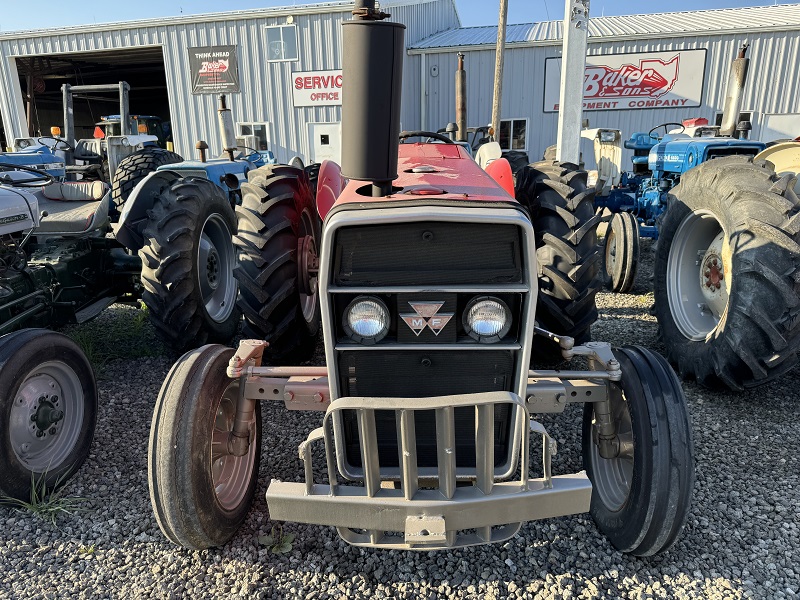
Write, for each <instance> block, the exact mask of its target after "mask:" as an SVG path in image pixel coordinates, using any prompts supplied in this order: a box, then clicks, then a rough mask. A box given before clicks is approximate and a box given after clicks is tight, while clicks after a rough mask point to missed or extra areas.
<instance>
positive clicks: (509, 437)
mask: <svg viewBox="0 0 800 600" xmlns="http://www.w3.org/2000/svg"><path fill="white" fill-rule="evenodd" d="M454 210H456V209H454ZM461 210H462V211H463V212H464V214H465V215H466V214H467V213H469V212H481V211H476V210H475V209H471V210H464V209H461ZM502 211H503V212H504V213H510V216H511V219H500V218H497V217H495V218H491V217H489V218H487V219H486V222H479V220H478V219H476V218H472V219H470V218H469V217H466V218H465V222H451V221H445V220H439V221H437V220H434V219H431V220H426V221H417V222H415V221H413V220H409V221H411V222H408V221H406V222H401V223H397V221H396V219H395V220H394V222H392V221H389V218H388V217H384V218H385V219H386V220H387V221H389V222H386V223H385V224H372V223H369V224H362V223H364V222H365V220H366V221H367V222H368V221H369V220H368V219H364V213H365V212H367V211H366V210H364V209H361V210H359V211H352V212H353V214H354V216H355V217H356V218H357V219H358V223H359V224H358V225H352V226H349V225H347V224H346V221H347V217H348V214H347V213H348V212H351V211H342V212H341V213H338V214H337V215H336V216H337V217H338V219H331V220H330V221H329V226H328V227H327V228H326V229H327V230H326V239H325V240H324V244H326V246H324V250H323V252H325V251H327V252H328V256H329V257H330V259H329V261H325V260H324V261H323V263H324V264H323V267H324V266H325V263H327V265H328V266H327V272H329V273H330V276H329V278H328V280H327V282H326V283H327V292H328V293H327V294H323V295H322V298H323V299H325V300H326V301H330V304H329V305H328V306H327V309H328V310H327V311H325V312H326V313H327V314H326V321H325V323H324V327H325V337H326V343H328V344H331V347H330V348H328V352H329V360H330V358H331V353H332V356H333V358H334V361H335V366H334V365H330V364H329V372H331V373H336V374H337V375H338V377H337V381H336V385H335V387H334V388H333V389H334V390H335V397H373V398H381V397H386V398H429V397H437V396H449V395H454V394H472V393H481V392H499V391H508V392H514V393H522V392H520V390H521V378H524V379H525V380H527V364H525V365H524V367H523V366H522V363H523V361H522V359H521V356H522V353H523V348H524V347H525V345H526V344H529V343H530V340H526V339H525V338H526V335H527V334H526V332H527V330H528V327H526V326H525V323H524V320H525V318H526V317H525V315H526V314H529V313H526V311H528V310H529V309H531V303H532V302H533V299H532V298H530V283H529V279H530V277H531V275H530V270H529V265H527V263H526V259H525V256H531V255H533V248H532V245H533V240H528V236H530V233H528V235H527V236H526V235H525V230H524V229H523V228H522V227H521V226H520V222H523V223H525V225H527V223H528V222H527V218H526V217H525V216H524V215H523V214H522V213H520V212H518V211H516V210H513V209H508V208H506V209H502ZM376 212H377V211H376ZM486 212H487V213H488V212H489V211H486ZM378 214H379V215H380V213H378ZM384 214H385V213H384ZM495 214H496V213H495ZM426 216H427V215H426ZM503 216H505V215H503ZM376 220H377V221H380V220H382V219H381V218H380V217H376ZM337 221H344V223H343V224H338V223H337ZM497 221H505V222H500V223H498V222H497ZM509 221H510V222H509ZM334 224H338V226H334ZM527 231H528V232H529V231H530V229H527ZM526 244H530V245H531V249H530V250H528V251H527V252H526V251H525V248H526ZM358 296H372V297H376V298H378V299H380V300H381V302H382V303H383V304H384V305H385V306H386V308H387V309H388V311H389V313H390V320H391V326H390V330H389V333H388V334H387V335H386V336H385V337H384V338H383V339H381V340H379V341H378V342H377V343H374V344H372V345H368V344H363V343H360V342H358V341H354V340H352V339H350V338H349V337H348V336H347V334H346V332H345V331H344V330H343V328H342V322H343V320H344V312H345V310H346V308H347V306H348V305H349V304H350V303H351V301H352V300H353V299H354V298H356V297H358ZM478 296H492V297H496V298H498V299H500V300H501V301H502V302H504V303H505V304H506V305H507V306H508V308H509V311H510V312H511V318H512V326H511V327H510V329H509V331H508V333H507V334H506V335H505V336H504V337H503V338H502V339H500V340H497V341H495V342H494V343H479V342H478V341H476V340H475V339H473V338H471V337H470V336H469V335H468V334H467V332H465V330H464V327H463V324H462V319H463V315H464V312H465V310H466V307H467V305H468V303H469V302H470V301H471V300H472V299H474V298H476V297H478ZM420 303H421V304H425V303H432V304H440V305H441V308H440V309H439V310H440V311H441V313H442V314H446V315H452V317H451V320H450V321H449V322H448V324H447V325H446V326H445V327H444V328H443V329H442V330H441V331H439V332H438V334H435V333H434V332H433V330H432V329H423V330H422V331H421V332H419V333H417V332H415V331H414V330H412V329H411V328H410V326H409V325H408V324H407V322H406V321H405V320H404V319H403V318H401V317H402V316H403V315H404V313H409V312H410V311H411V310H412V308H413V307H412V304H414V305H419V304H420ZM437 314H440V313H437ZM406 316H407V315H406ZM522 387H524V382H523V383H522ZM454 416H455V442H456V448H455V449H456V452H455V454H456V456H455V459H456V467H457V469H458V472H459V475H460V476H462V477H463V476H466V477H469V476H470V473H472V474H474V472H475V453H476V440H475V437H476V434H475V409H474V408H473V407H463V408H458V409H456V411H455V414H454ZM375 420H376V434H377V446H378V455H379V461H380V468H381V470H382V473H384V474H386V473H392V472H397V469H398V466H399V452H398V440H397V423H396V417H395V412H394V411H388V410H387V411H382V410H380V409H378V410H376V413H375ZM514 422H515V419H514V409H512V407H511V406H510V405H498V406H497V407H496V410H495V413H494V430H495V431H494V438H493V439H494V456H495V468H496V472H497V473H505V471H504V470H503V469H506V468H507V467H508V465H509V464H510V463H511V460H512V454H511V453H512V450H511V449H512V447H513V444H512V442H513V438H514V431H515V429H514V427H512V425H513V423H514ZM415 425H416V434H415V435H416V444H417V451H418V464H419V466H420V468H430V469H433V472H435V469H436V466H437V444H436V440H437V431H436V419H435V414H434V411H420V412H419V413H416V415H415ZM338 427H339V429H338V434H337V438H338V441H337V445H338V446H339V448H340V450H342V451H343V453H342V454H343V455H344V457H345V460H346V462H347V464H346V465H341V464H340V468H341V469H342V471H343V473H344V475H345V476H350V477H353V478H359V477H360V473H361V467H362V456H361V450H360V440H359V431H358V424H357V418H356V415H355V413H352V414H351V411H346V410H345V411H342V419H341V421H340V423H339V425H338Z"/></svg>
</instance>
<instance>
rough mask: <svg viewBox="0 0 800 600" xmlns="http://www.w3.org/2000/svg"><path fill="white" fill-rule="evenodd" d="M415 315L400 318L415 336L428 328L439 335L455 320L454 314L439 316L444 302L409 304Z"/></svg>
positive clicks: (405, 315)
mask: <svg viewBox="0 0 800 600" xmlns="http://www.w3.org/2000/svg"><path fill="white" fill-rule="evenodd" d="M408 304H409V306H411V308H413V309H414V314H404V315H403V314H401V315H400V318H401V319H403V321H405V322H406V325H408V326H409V327H410V328H411V331H413V332H414V334H415V335H417V336H419V334H420V333H422V331H423V330H424V329H425V328H426V327H427V328H428V329H430V330H431V331H432V332H433V333H434V335H439V333H441V331H442V329H444V326H445V325H447V323H448V322H449V321H450V319H452V318H453V313H444V314H438V313H439V309H440V308H442V306H444V302H409V303H408Z"/></svg>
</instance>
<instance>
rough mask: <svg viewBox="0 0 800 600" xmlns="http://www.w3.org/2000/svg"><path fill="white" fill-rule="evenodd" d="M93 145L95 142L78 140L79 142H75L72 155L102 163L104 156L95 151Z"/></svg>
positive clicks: (76, 157)
mask: <svg viewBox="0 0 800 600" xmlns="http://www.w3.org/2000/svg"><path fill="white" fill-rule="evenodd" d="M93 145H94V144H92V143H91V142H87V141H86V140H78V143H76V144H75V152H74V153H73V155H72V156H73V158H75V159H76V160H83V161H86V162H90V163H95V164H99V163H102V162H103V157H102V156H100V155H99V154H98V153H97V152H95V151H94V149H93V147H92V146H93Z"/></svg>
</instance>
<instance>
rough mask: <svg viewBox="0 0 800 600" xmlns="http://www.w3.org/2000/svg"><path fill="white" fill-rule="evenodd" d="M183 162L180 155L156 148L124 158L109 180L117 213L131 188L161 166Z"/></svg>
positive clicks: (140, 151) (146, 147) (143, 150)
mask: <svg viewBox="0 0 800 600" xmlns="http://www.w3.org/2000/svg"><path fill="white" fill-rule="evenodd" d="M179 162H183V158H181V156H180V155H178V154H175V153H174V152H170V151H169V150H164V149H163V148H159V147H158V146H145V147H144V148H142V149H141V150H139V151H137V152H134V153H133V154H131V155H129V156H126V157H125V158H123V159H122V160H121V161H119V165H118V166H117V172H116V173H114V174H113V177H112V179H111V202H112V203H113V205H114V206H115V207H116V209H117V210H118V211H119V210H121V209H122V207H123V205H124V204H125V202H126V201H127V200H128V196H130V194H131V192H132V191H133V188H135V187H136V185H137V184H138V183H139V182H140V181H141V180H142V179H144V178H145V177H147V175H149V174H150V173H152V172H153V171H155V170H156V169H158V167H160V166H161V165H171V164H174V163H179Z"/></svg>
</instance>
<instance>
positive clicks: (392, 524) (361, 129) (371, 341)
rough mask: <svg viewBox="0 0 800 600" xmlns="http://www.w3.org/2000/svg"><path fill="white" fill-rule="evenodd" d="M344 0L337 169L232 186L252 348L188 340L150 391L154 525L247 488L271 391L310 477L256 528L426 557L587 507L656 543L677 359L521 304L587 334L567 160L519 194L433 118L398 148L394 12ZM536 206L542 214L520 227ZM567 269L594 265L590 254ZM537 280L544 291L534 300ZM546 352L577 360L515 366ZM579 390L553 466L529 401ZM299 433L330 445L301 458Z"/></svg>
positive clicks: (582, 229) (676, 445)
mask: <svg viewBox="0 0 800 600" xmlns="http://www.w3.org/2000/svg"><path fill="white" fill-rule="evenodd" d="M370 4H372V5H373V6H370ZM357 6H358V8H357V10H356V11H355V13H356V18H355V19H354V20H351V21H347V22H345V24H344V28H343V29H344V44H345V52H344V57H345V60H344V78H345V80H346V81H347V86H348V91H347V95H346V96H345V105H344V107H343V127H342V130H343V132H344V148H343V161H342V162H343V167H342V168H339V166H338V165H335V164H333V163H324V164H323V166H322V168H321V170H320V172H319V178H318V181H317V183H316V195H315V194H314V190H313V189H312V186H311V184H310V182H309V178H308V175H307V174H306V173H305V172H304V171H302V170H298V169H294V168H291V167H286V166H280V167H275V166H270V167H264V168H261V169H259V170H257V171H253V172H251V173H250V174H249V183H248V184H246V185H244V186H243V189H244V199H243V204H242V206H241V207H239V208H238V209H237V210H238V214H239V234H238V237H237V244H238V247H239V250H240V255H239V276H238V277H239V282H240V294H241V296H240V306H241V307H242V309H243V312H244V315H245V318H246V319H247V327H248V330H249V331H254V332H261V333H262V334H263V335H262V337H266V340H244V341H242V342H241V344H240V345H239V347H238V349H236V350H234V349H232V348H228V347H225V346H222V345H207V346H204V347H202V348H199V349H197V350H193V351H191V352H189V353H187V354H185V355H184V356H183V357H182V358H181V359H180V360H179V361H178V362H177V363H176V364H175V365H174V367H173V368H172V370H171V371H170V373H169V375H168V376H167V379H166V381H165V382H164V385H163V387H162V389H161V392H160V394H159V397H158V401H157V404H156V407H155V414H154V419H153V424H152V430H151V436H150V443H149V482H150V492H151V499H152V503H153V508H154V511H155V514H156V518H157V521H158V523H159V525H160V527H161V529H162V531H163V532H164V534H165V535H166V536H167V537H168V538H169V539H170V540H172V541H173V542H175V543H177V544H180V545H182V546H185V547H187V548H194V549H201V548H207V547H211V546H218V545H222V544H224V543H226V542H227V541H228V540H229V539H231V537H232V536H233V535H234V534H235V533H236V530H237V528H238V527H239V526H240V524H241V523H242V521H243V520H244V518H245V516H246V514H247V512H248V510H249V508H250V505H251V502H252V499H253V496H254V494H255V490H256V484H257V477H258V471H259V461H260V456H261V447H260V445H261V437H262V418H261V409H260V407H259V403H260V402H284V403H285V405H286V408H287V409H289V410H319V411H322V412H323V418H322V423H321V426H320V427H319V428H318V429H315V430H313V431H312V432H311V433H310V434H309V435H308V438H307V439H306V441H305V442H303V443H302V444H301V445H300V448H299V454H300V459H301V460H302V463H303V465H304V469H305V481H303V482H296V483H294V482H283V481H277V480H273V481H272V482H271V484H270V486H269V489H268V491H267V503H268V507H269V512H270V518H271V519H273V520H278V521H284V520H285V521H296V522H302V523H316V524H323V525H329V526H334V527H336V528H337V529H338V531H339V533H340V534H341V536H342V537H343V538H344V539H345V540H346V541H348V542H349V543H351V544H355V545H359V546H375V547H384V548H405V549H415V550H435V549H446V548H454V547H460V546H466V545H473V544H482V543H491V542H499V541H503V540H507V539H509V538H510V537H512V536H513V535H514V534H515V533H516V532H517V531H519V529H520V527H521V524H522V523H523V522H525V521H532V520H537V519H544V518H549V517H556V516H561V515H568V514H574V513H582V512H586V511H591V513H592V515H593V516H594V518H595V520H596V522H597V524H598V527H599V528H600V530H602V531H603V532H604V533H605V534H606V535H607V536H608V538H609V539H610V540H611V542H612V543H613V544H614V545H615V546H616V547H617V548H619V549H620V550H622V551H624V552H628V553H631V554H634V555H637V556H647V555H652V554H656V553H658V552H661V551H663V550H665V549H666V548H668V547H669V546H670V545H671V544H672V543H673V542H674V541H675V539H676V538H677V536H678V534H679V533H680V531H681V528H682V526H683V523H684V521H685V519H686V515H687V512H688V509H689V504H690V498H691V493H692V487H693V482H694V467H693V449H692V437H691V428H690V422H689V415H688V412H687V409H686V403H685V399H684V395H683V392H682V390H681V387H680V384H679V382H678V380H677V378H676V376H675V374H674V372H673V371H672V369H671V368H670V366H669V364H668V363H667V362H666V361H665V360H664V359H663V358H662V357H661V356H659V355H658V354H655V353H653V352H651V351H649V350H646V349H644V348H639V347H627V348H620V349H613V348H611V346H610V345H609V344H607V343H603V342H591V341H585V343H576V341H575V340H574V339H573V337H568V336H561V335H559V334H556V333H551V332H549V331H546V330H545V329H543V328H540V324H541V322H540V321H539V319H538V318H537V317H539V315H540V314H543V315H546V316H547V319H545V320H546V321H547V322H548V323H552V322H554V319H555V318H556V317H558V316H559V315H558V314H555V313H557V312H558V311H559V310H564V311H565V312H569V311H570V309H571V308H573V309H574V308H575V305H577V306H578V308H577V311H573V313H574V314H578V313H581V314H584V315H588V316H585V317H584V318H583V319H581V318H578V319H577V320H575V319H574V318H572V317H570V318H569V319H566V320H565V321H564V322H567V323H572V327H573V328H575V327H577V329H576V330H577V331H578V332H579V334H580V336H581V337H583V338H584V339H585V338H587V337H588V328H589V324H590V323H589V322H588V320H591V318H592V317H591V315H593V314H594V299H593V294H591V295H592V298H591V301H588V300H585V298H583V297H573V298H572V299H571V302H572V305H570V299H569V298H560V297H559V293H557V290H559V289H560V290H563V289H566V288H565V285H564V284H563V282H561V283H559V282H560V281H561V280H562V279H563V281H572V282H573V283H574V282H575V281H576V280H580V276H576V275H575V273H574V272H573V271H574V270H575V269H567V268H565V267H564V265H563V264H561V262H568V263H570V264H572V265H573V266H574V265H575V264H577V263H576V261H577V262H580V261H578V259H577V258H576V257H575V255H576V253H577V254H580V255H581V256H583V257H586V256H589V257H593V256H595V255H596V253H597V248H596V237H595V235H594V231H593V227H594V225H596V223H593V222H591V220H586V221H584V222H583V223H582V224H581V223H580V221H581V218H582V217H581V216H580V215H581V212H580V210H578V208H579V207H582V206H583V203H584V201H585V197H586V194H585V193H584V190H583V188H584V187H585V173H582V172H578V171H577V169H572V170H571V169H570V168H569V166H564V165H553V164H548V165H541V164H540V165H534V166H531V167H529V171H530V172H529V173H528V174H527V175H526V176H525V177H523V178H521V179H520V181H521V180H523V179H524V180H525V181H527V182H528V184H526V185H527V187H526V189H525V190H524V192H525V193H524V194H520V196H524V198H525V203H524V204H523V203H520V202H518V201H517V200H515V198H514V193H513V192H514V190H513V187H512V186H511V185H510V184H509V181H510V168H509V167H508V164H507V163H505V161H504V160H503V159H501V160H498V161H496V163H493V165H494V166H491V167H490V168H489V169H488V171H489V173H487V172H486V171H484V170H482V169H481V168H480V167H479V166H478V165H477V164H476V163H475V162H474V161H473V160H472V159H471V158H470V156H469V155H468V153H467V152H466V151H465V150H464V149H463V148H462V147H460V146H459V145H456V144H453V143H452V142H451V141H450V139H449V138H446V137H445V138H442V136H438V135H437V134H435V133H429V132H411V133H408V134H405V135H404V136H403V137H410V136H412V135H419V134H422V135H423V136H424V137H425V138H429V139H432V140H433V141H434V143H404V144H399V145H398V144H397V139H398V133H399V98H400V95H399V91H400V80H401V71H402V56H403V30H404V27H403V26H402V25H399V24H396V23H391V22H387V21H383V20H382V17H383V15H382V14H381V13H379V11H377V10H376V9H375V8H374V2H373V3H369V2H361V3H357ZM436 142H440V143H436ZM315 198H316V207H315ZM588 202H589V206H591V197H589V199H588ZM559 215H560V216H559ZM557 217H558V218H557ZM320 218H321V219H322V221H323V223H322V224H321V225H320ZM532 219H533V221H534V222H535V223H537V224H540V225H542V227H545V228H547V227H548V226H550V227H551V228H552V229H551V230H547V229H545V230H544V231H541V232H538V231H537V232H535V228H534V226H533V224H532ZM565 223H566V224H567V226H566V229H565ZM587 232H588V233H587ZM587 236H588V237H587ZM585 237H586V238H587V239H589V240H592V242H591V245H592V247H589V248H584V247H583V246H582V245H581V240H582V239H584V238H585ZM587 244H588V242H587ZM559 253H560V254H559ZM559 255H563V256H564V257H565V258H564V261H558V260H555V259H554V258H553V257H555V256H559ZM569 256H572V257H573V258H572V259H569ZM540 257H541V259H542V260H543V261H545V264H546V265H547V268H544V269H543V268H542V267H541V261H539V260H537V258H540ZM581 264H582V265H583V266H582V267H581V268H582V269H583V270H585V271H587V272H588V273H587V276H588V277H589V278H590V279H596V276H597V261H596V260H595V259H594V258H590V259H589V260H588V261H586V262H583V263H581ZM559 269H563V273H562V271H560V270H559ZM578 270H580V268H579V269H578ZM564 274H566V275H564ZM580 285H584V284H580ZM540 287H542V288H543V290H544V292H547V293H546V294H545V296H547V297H549V298H551V300H552V302H550V301H546V302H542V301H537V300H538V299H539V298H542V297H544V296H542V294H541V293H539V288H540ZM573 287H574V286H573ZM543 304H545V306H544V310H542V308H543ZM587 306H588V308H587ZM542 322H543V321H542ZM320 324H321V330H322V332H323V335H324V348H325V358H326V362H327V366H326V367H296V366H273V365H276V364H279V363H282V362H285V361H287V360H289V359H290V358H291V359H296V358H301V357H303V356H307V355H308V352H309V349H310V348H312V349H313V345H314V343H315V340H316V337H317V333H318V330H319V329H320ZM582 341H583V340H582ZM548 347H549V348H553V347H556V348H558V351H559V353H560V355H561V356H562V357H563V359H565V360H570V359H572V358H573V357H579V360H578V362H579V365H577V366H576V367H575V368H574V370H559V371H554V370H544V369H536V370H531V360H532V356H534V354H536V355H538V354H540V353H542V352H544V350H543V349H545V350H546V349H547V348H548ZM573 402H581V403H583V404H584V405H585V409H584V413H583V455H584V463H585V469H586V470H585V471H581V472H579V473H572V474H566V475H554V474H552V473H551V469H550V459H551V455H552V454H553V453H554V452H555V451H556V447H555V442H554V441H553V440H552V439H551V438H550V437H549V435H548V434H547V432H546V430H545V428H544V427H543V426H542V425H541V424H540V423H538V422H537V421H535V420H532V418H531V415H533V414H539V413H556V412H563V411H564V409H565V408H566V406H567V405H568V404H570V403H573ZM531 434H536V436H537V438H536V439H539V437H541V443H542V451H543V454H542V455H541V456H542V464H541V466H536V467H532V464H531V447H530V438H531ZM317 444H319V445H321V446H323V448H324V457H325V458H324V461H323V460H320V456H319V454H318V455H317V461H318V463H319V464H314V454H315V453H314V452H313V448H314V447H315V445H317ZM532 471H534V472H535V476H534V474H533V473H532Z"/></svg>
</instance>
